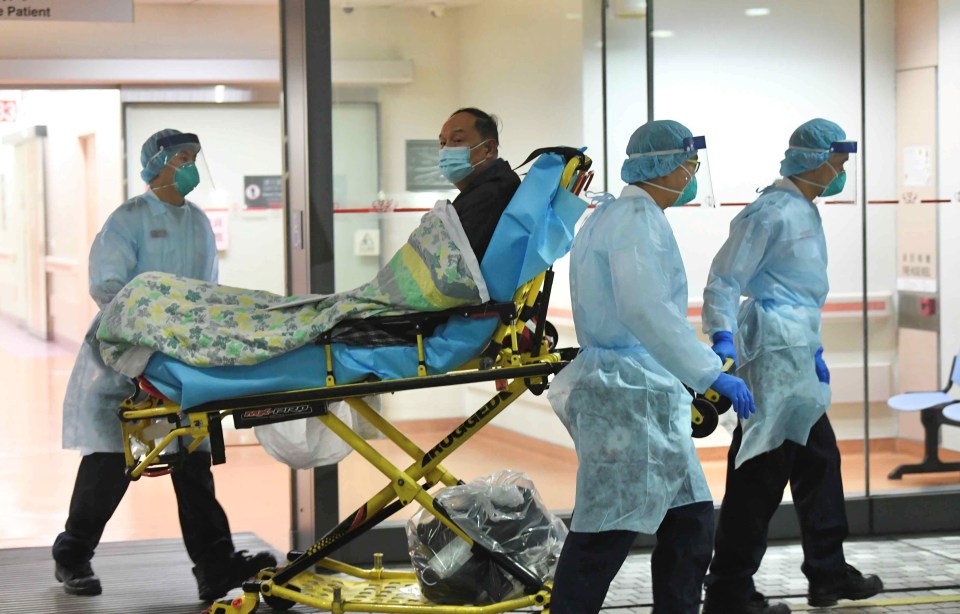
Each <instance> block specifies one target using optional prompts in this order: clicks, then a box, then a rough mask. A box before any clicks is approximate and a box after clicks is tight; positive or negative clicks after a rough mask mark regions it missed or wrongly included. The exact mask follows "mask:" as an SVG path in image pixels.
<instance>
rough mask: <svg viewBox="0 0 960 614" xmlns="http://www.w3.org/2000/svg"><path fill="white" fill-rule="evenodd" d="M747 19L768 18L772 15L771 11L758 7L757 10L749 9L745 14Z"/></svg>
mask: <svg viewBox="0 0 960 614" xmlns="http://www.w3.org/2000/svg"><path fill="white" fill-rule="evenodd" d="M743 14H744V15H746V16H747V17H766V16H767V15H769V14H770V9H768V8H766V7H758V8H755V9H747V10H745V11H744V12H743Z"/></svg>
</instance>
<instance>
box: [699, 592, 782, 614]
mask: <svg viewBox="0 0 960 614" xmlns="http://www.w3.org/2000/svg"><path fill="white" fill-rule="evenodd" d="M703 614H790V606H788V605H787V604H785V603H774V604H772V605H771V604H770V602H769V601H768V600H767V598H766V597H764V596H763V594H762V593H758V592H757V591H754V592H753V594H752V595H751V596H750V597H749V598H748V599H747V600H746V601H741V602H734V601H730V600H729V599H724V600H720V599H717V598H715V597H714V598H711V596H710V593H709V592H707V598H706V599H704V601H703Z"/></svg>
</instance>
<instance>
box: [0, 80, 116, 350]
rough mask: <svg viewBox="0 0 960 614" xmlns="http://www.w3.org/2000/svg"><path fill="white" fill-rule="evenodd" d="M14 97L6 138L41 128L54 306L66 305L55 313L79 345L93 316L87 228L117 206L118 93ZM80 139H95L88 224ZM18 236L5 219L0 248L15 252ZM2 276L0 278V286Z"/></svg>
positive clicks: (99, 222)
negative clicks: (93, 203)
mask: <svg viewBox="0 0 960 614" xmlns="http://www.w3.org/2000/svg"><path fill="white" fill-rule="evenodd" d="M13 95H14V94H13V93H12V92H9V91H8V92H5V93H2V95H0V98H3V97H6V96H13ZM17 96H18V97H19V98H20V105H19V108H20V120H19V122H17V123H16V124H14V125H12V126H9V127H7V128H6V130H9V131H16V130H20V129H24V128H27V127H30V126H35V125H44V126H47V133H48V138H47V139H46V150H45V156H46V169H45V170H46V199H47V238H48V244H49V245H48V253H49V254H51V255H52V256H55V257H57V258H58V261H59V263H60V265H59V267H58V272H57V273H56V274H55V275H56V276H57V280H56V282H57V286H58V287H59V289H60V291H58V297H56V301H60V300H61V299H63V300H64V301H66V303H65V304H63V305H59V303H58V305H57V307H58V312H59V313H62V314H64V317H65V318H66V319H63V320H62V321H61V322H59V323H58V327H62V328H61V330H59V331H58V334H61V335H62V336H63V338H64V339H67V340H70V341H74V342H77V343H79V341H80V340H81V339H82V338H83V333H84V332H85V331H86V328H87V326H88V325H89V321H90V319H91V318H92V316H93V314H94V313H96V308H95V305H94V303H93V301H92V299H90V298H89V294H88V292H87V255H88V252H89V249H90V245H89V239H88V237H87V231H86V228H87V226H90V227H97V228H98V227H99V226H100V225H102V224H103V222H104V221H105V220H106V218H107V216H108V215H109V214H110V212H111V211H112V210H113V209H114V208H115V207H116V206H117V205H118V204H119V203H120V202H122V200H123V196H122V192H121V182H120V180H119V178H120V177H121V164H122V155H123V152H122V149H121V145H120V144H121V138H120V128H121V121H120V96H119V92H118V91H117V90H26V91H23V92H17ZM65 110H69V112H65ZM86 135H92V136H93V137H94V138H95V139H96V157H97V159H96V162H95V163H96V167H97V170H96V173H95V176H96V184H97V185H96V186H95V189H94V192H95V193H96V194H97V195H98V196H99V207H97V208H96V209H95V210H94V211H92V212H91V214H92V215H94V216H95V219H92V220H87V212H86V211H85V203H84V193H85V189H86V188H85V182H86V179H85V176H84V157H83V152H82V149H81V146H80V137H82V136H86ZM4 149H6V148H4ZM9 161H10V160H9V158H7V159H6V160H4V159H3V158H0V162H4V164H3V167H2V168H3V170H0V172H3V173H4V174H5V175H6V176H7V181H8V182H12V181H15V178H13V177H10V176H9V170H8V169H9V168H10V167H9V166H8V164H7V163H8V162H9ZM9 187H10V186H8V188H9ZM34 204H35V203H34ZM10 205H14V203H10ZM21 221H22V220H21ZM22 232H23V227H22V226H18V225H17V224H16V223H15V221H14V220H13V219H12V218H11V224H10V225H9V226H8V228H7V229H6V231H0V245H2V244H4V243H6V244H7V245H16V244H18V243H19V241H18V237H16V236H14V234H15V233H22ZM21 257H22V255H21ZM7 274H9V271H7ZM3 275H4V273H0V278H2V277H3ZM4 283H10V281H9V278H8V279H6V280H5V281H0V284H4ZM51 298H52V299H53V298H54V297H51ZM0 303H2V300H0ZM61 307H62V309H60V308H61ZM67 316H70V317H67Z"/></svg>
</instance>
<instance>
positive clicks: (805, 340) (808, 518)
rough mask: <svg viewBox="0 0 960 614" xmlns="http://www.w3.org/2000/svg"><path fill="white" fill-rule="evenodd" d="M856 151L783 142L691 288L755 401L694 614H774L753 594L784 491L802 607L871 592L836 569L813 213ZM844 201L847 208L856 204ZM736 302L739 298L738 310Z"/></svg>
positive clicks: (818, 122) (774, 608)
mask: <svg viewBox="0 0 960 614" xmlns="http://www.w3.org/2000/svg"><path fill="white" fill-rule="evenodd" d="M855 153H856V143H855V142H854V141H849V140H847V138H846V133H845V132H844V131H843V129H842V128H841V127H840V126H839V125H837V124H836V123H834V122H832V121H829V120H826V119H822V118H816V119H812V120H810V121H807V122H804V123H803V124H801V125H800V126H799V127H798V128H797V129H796V130H794V132H793V134H792V135H791V136H790V140H789V145H788V147H787V150H786V151H785V152H784V157H783V161H782V162H781V163H780V179H778V180H777V181H775V182H774V183H773V184H772V185H770V186H767V187H766V188H764V189H763V190H762V191H761V193H760V196H759V197H758V198H757V199H756V200H755V201H754V202H753V203H751V204H749V205H748V206H747V207H746V208H745V209H744V210H743V211H741V212H740V213H739V214H738V215H737V216H736V217H735V218H734V219H733V221H732V222H730V235H729V237H728V238H727V241H726V242H725V243H724V245H723V247H721V248H720V251H719V252H718V253H717V255H716V257H715V258H714V260H713V264H712V265H711V267H710V276H709V278H708V280H707V286H706V288H705V289H704V291H703V332H704V333H705V334H706V335H708V336H709V337H710V338H711V339H712V340H713V350H714V352H716V354H717V355H718V356H719V357H720V358H721V359H723V360H726V359H733V360H734V361H735V362H736V364H737V367H738V368H737V372H736V373H737V375H738V376H740V377H742V378H743V379H744V380H745V381H746V382H747V384H748V385H749V386H750V390H751V391H753V394H754V395H755V396H756V403H757V415H756V416H755V417H754V418H753V419H752V420H750V422H741V423H740V424H738V425H737V427H736V430H735V431H734V433H733V441H732V442H731V444H730V450H729V452H728V455H727V478H726V491H725V494H724V497H723V504H722V506H721V507H720V518H719V523H718V526H717V533H716V547H715V553H714V557H713V561H712V563H711V565H710V573H709V575H708V576H707V578H706V583H705V584H706V600H705V603H704V608H703V612H704V614H731V613H732V614H781V613H783V614H786V613H788V612H790V607H789V606H788V605H786V604H783V603H775V604H771V603H769V601H768V600H767V598H766V597H765V596H764V595H763V594H761V593H760V592H758V591H757V589H756V586H755V585H754V581H753V576H754V574H755V573H756V572H757V570H758V569H759V568H760V563H761V561H762V560H763V555H764V553H765V552H766V549H767V531H768V527H769V524H770V520H771V519H772V518H773V515H774V513H775V512H776V510H777V508H778V507H779V505H780V502H781V500H782V499H783V492H784V488H785V487H786V486H787V484H789V485H790V491H791V493H792V495H793V504H794V508H795V510H796V512H797V518H798V520H799V523H800V536H801V545H802V547H803V564H802V565H801V567H800V569H801V571H802V572H803V574H804V575H805V576H806V577H807V602H808V603H809V604H810V605H811V606H812V607H815V608H823V607H831V606H833V605H835V604H836V603H837V602H838V601H839V600H841V599H867V598H869V597H872V596H874V595H876V594H877V593H878V592H880V591H881V590H882V589H883V582H882V581H881V580H880V578H878V577H877V576H875V575H863V574H862V573H861V572H860V571H859V570H857V569H856V568H854V567H853V566H851V565H850V564H848V563H847V561H846V558H845V556H844V552H843V542H844V540H845V539H846V538H847V535H848V534H849V527H848V523H847V513H846V508H845V502H844V496H843V492H844V491H843V480H842V476H841V472H840V450H839V449H838V447H837V438H836V435H835V434H834V432H833V427H832V426H831V424H830V419H829V418H828V417H827V413H826V412H827V408H828V407H829V406H830V370H829V369H828V368H827V365H826V363H825V362H824V359H823V346H822V339H821V330H822V323H821V311H822V309H823V306H824V303H825V302H826V299H827V293H828V292H829V289H830V284H829V279H828V276H827V242H826V237H825V235H824V230H823V220H822V219H821V217H820V211H819V210H818V208H817V205H816V203H817V202H819V200H818V199H820V198H821V197H829V196H835V195H837V194H840V193H841V192H842V191H843V188H844V184H845V182H846V175H847V169H856V163H855V161H854V160H852V159H851V155H852V154H855ZM854 200H855V199H854ZM741 297H746V300H744V301H741Z"/></svg>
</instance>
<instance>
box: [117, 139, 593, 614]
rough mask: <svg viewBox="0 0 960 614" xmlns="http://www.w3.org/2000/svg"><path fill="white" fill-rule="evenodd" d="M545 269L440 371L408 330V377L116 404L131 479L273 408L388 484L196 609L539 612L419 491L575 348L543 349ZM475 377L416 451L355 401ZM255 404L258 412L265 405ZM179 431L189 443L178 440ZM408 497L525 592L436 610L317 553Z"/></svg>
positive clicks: (544, 591)
mask: <svg viewBox="0 0 960 614" xmlns="http://www.w3.org/2000/svg"><path fill="white" fill-rule="evenodd" d="M589 165H590V160H589V158H587V157H586V156H584V155H583V154H582V153H579V152H578V154H576V155H570V156H568V161H567V165H566V167H565V170H564V172H563V175H562V178H561V186H562V187H563V188H564V189H570V190H571V191H573V192H574V193H578V192H579V190H580V189H581V188H582V187H583V186H584V185H586V184H587V183H588V182H589V178H590V175H591V173H588V172H587V170H588V168H589ZM552 276H553V272H552V271H550V270H548V271H545V272H543V273H541V274H540V275H538V276H537V277H536V278H534V279H533V280H531V281H529V282H527V283H525V284H523V285H522V286H521V287H520V288H519V289H518V290H517V292H516V293H515V294H514V297H513V301H512V305H509V307H510V310H509V311H504V310H503V306H502V305H501V306H500V308H499V309H498V311H496V312H494V314H495V315H499V317H500V324H499V325H498V327H497V329H496V331H495V332H494V335H493V337H492V339H493V340H494V341H493V342H492V343H491V344H490V346H488V348H487V350H485V351H484V352H483V353H482V354H481V356H480V357H479V358H477V359H475V360H472V361H470V362H469V363H467V364H465V365H463V366H461V367H460V368H458V369H456V370H454V371H452V372H449V373H445V374H442V375H429V374H427V371H426V367H425V362H424V350H423V337H424V335H423V334H422V332H421V331H420V330H419V327H418V329H417V335H416V337H417V347H418V357H419V368H418V375H417V377H414V378H405V379H398V380H389V381H381V382H361V383H353V384H337V383H336V381H335V379H334V376H333V373H332V368H331V370H329V371H328V373H327V378H326V383H327V385H326V386H325V387H323V388H314V389H308V390H297V391H289V392H282V393H274V394H261V395H253V396H248V397H239V398H236V399H229V400H227V401H218V402H214V403H207V404H204V405H201V406H198V407H194V408H190V409H187V410H184V409H182V408H181V407H180V406H179V405H177V404H176V403H173V402H171V401H169V400H162V399H159V398H157V397H153V396H148V397H147V398H146V399H144V400H139V401H138V400H137V399H136V398H137V396H138V395H136V394H135V395H133V396H132V397H130V398H128V399H127V400H125V401H124V402H123V404H122V405H121V408H120V410H119V415H120V419H121V425H122V431H123V438H124V456H125V459H126V464H127V473H128V475H129V476H130V478H131V479H134V480H136V479H139V478H140V477H141V476H142V475H155V474H157V473H158V472H160V473H163V472H167V471H169V470H170V469H171V468H172V461H171V458H173V459H176V458H182V456H183V455H185V454H189V453H191V452H193V451H195V450H196V449H197V447H198V446H200V445H201V443H202V442H203V441H204V440H206V439H211V440H212V443H213V456H214V462H223V460H224V459H223V442H222V430H221V425H220V423H221V421H222V420H223V419H224V418H226V417H227V416H231V415H232V416H233V417H234V420H235V422H236V421H237V420H238V419H239V418H238V417H242V416H243V415H244V414H245V413H247V412H254V413H263V412H264V411H267V413H269V412H270V411H273V410H276V411H277V413H276V414H275V415H280V414H284V415H289V414H290V413H291V412H292V413H294V414H298V415H299V414H303V415H305V416H308V417H307V419H310V418H316V419H318V420H320V421H321V422H323V423H324V425H325V426H327V427H328V428H329V429H330V430H331V431H333V432H334V433H335V434H336V435H337V436H339V437H340V438H341V439H343V440H344V441H345V442H346V443H347V444H348V445H350V446H351V447H352V448H353V449H354V450H355V451H356V452H357V453H358V454H360V455H361V456H363V457H364V458H365V459H366V460H367V461H368V462H370V463H371V464H372V465H373V466H374V467H376V468H377V469H378V470H379V471H380V472H381V473H382V474H384V476H386V477H387V478H388V479H389V483H388V484H387V485H386V486H384V487H383V488H382V489H381V490H380V491H379V492H377V493H376V494H374V495H373V496H372V497H371V498H370V499H369V500H368V501H367V502H366V503H364V504H363V505H362V506H361V507H360V508H358V509H357V510H356V511H355V512H354V513H352V514H350V515H349V516H347V518H345V519H344V520H343V521H341V522H340V524H338V525H337V526H336V527H334V528H333V529H331V530H330V531H329V532H328V533H327V534H326V535H325V536H324V537H322V538H321V539H320V540H319V541H317V543H315V544H314V545H313V546H311V547H310V548H309V549H307V550H306V551H305V552H291V553H290V554H289V555H288V557H287V558H288V561H287V564H286V565H282V566H280V567H278V568H277V569H265V570H262V571H261V572H260V574H259V575H258V576H257V578H256V579H254V580H250V581H248V582H246V583H244V585H243V595H242V596H241V597H238V598H236V599H232V600H231V599H227V600H223V601H219V602H216V603H214V604H213V605H212V606H211V607H210V608H209V609H208V610H206V611H205V612H210V613H211V614H213V613H222V614H226V613H229V614H250V613H251V612H254V611H256V610H257V609H258V608H259V605H260V596H261V595H262V596H263V598H264V600H265V601H266V602H267V604H268V605H270V606H271V607H273V608H274V609H278V610H285V609H288V608H290V607H292V606H294V605H296V604H303V605H307V606H310V607H313V608H317V609H321V610H326V611H330V612H334V613H340V612H398V613H407V612H422V613H431V614H487V613H491V614H492V613H495V612H509V611H515V610H517V609H522V608H530V607H534V608H540V609H541V610H543V611H546V612H548V611H549V600H550V585H549V584H548V583H544V582H543V581H542V580H541V579H540V578H539V577H537V576H536V575H535V574H533V573H532V572H530V571H529V570H527V569H526V568H524V567H523V566H521V565H520V564H518V563H516V562H515V561H513V560H512V559H510V558H509V557H507V556H506V555H504V554H503V553H502V552H497V551H496V544H495V543H494V542H493V540H492V539H491V538H489V537H484V538H483V539H480V540H474V539H473V538H471V537H470V535H468V534H467V533H466V532H464V531H463V530H462V529H461V528H460V527H459V526H457V524H456V523H455V522H454V521H453V520H452V519H451V518H450V517H449V515H448V514H447V513H446V511H445V510H444V509H443V507H442V506H441V505H440V504H439V503H437V502H436V501H435V500H434V497H433V496H432V495H430V494H429V493H428V490H429V489H430V488H432V487H433V486H435V485H437V484H441V483H442V484H444V485H446V486H452V485H456V484H462V483H463V482H462V481H461V480H459V479H458V478H457V477H456V476H454V475H452V474H451V473H450V472H449V471H448V470H447V469H446V468H445V467H444V466H443V465H442V464H441V463H442V462H443V461H444V459H446V458H447V457H448V456H449V455H450V454H452V453H453V452H455V451H456V450H457V449H458V448H459V447H460V446H461V445H463V443H464V442H466V441H467V440H469V439H470V438H471V437H472V436H473V435H474V434H475V433H477V432H478V431H479V430H480V429H482V428H483V427H484V426H485V425H486V424H488V423H489V422H490V421H491V420H493V419H494V418H495V417H496V416H497V415H499V414H500V412H502V411H503V410H504V409H506V408H507V407H508V406H509V405H510V404H511V403H513V402H514V401H515V400H516V399H517V398H519V397H520V396H521V395H522V394H524V393H525V392H526V391H528V390H529V391H531V392H533V393H534V394H541V393H542V392H543V391H544V390H546V388H547V385H548V382H549V378H550V376H552V375H555V374H556V373H558V372H559V371H560V369H561V368H563V366H565V365H566V364H567V363H568V362H569V361H570V360H571V359H572V358H573V356H574V355H575V354H576V349H571V350H554V349H552V348H551V347H550V344H549V343H548V341H547V338H546V336H545V335H544V327H545V323H546V311H547V309H546V307H547V303H548V302H549V292H550V287H551V282H552ZM538 299H542V300H538ZM474 315H475V312H474ZM532 317H536V318H537V326H536V331H535V333H534V334H533V344H532V345H531V347H530V348H529V349H528V350H527V351H521V349H520V347H519V339H518V338H519V335H520V332H521V331H522V330H523V329H524V328H525V327H526V325H527V322H528V321H530V320H531V318H532ZM324 345H325V348H326V352H327V355H328V356H327V357H328V361H327V364H328V365H331V364H332V361H330V360H329V359H330V352H331V350H330V347H331V344H330V342H329V340H327V341H325V342H324ZM482 381H490V382H497V388H498V390H497V392H496V394H495V395H494V396H493V397H492V398H491V399H490V400H489V401H488V402H486V403H485V404H484V405H483V406H482V407H480V408H479V409H478V410H477V411H476V412H474V413H473V414H472V415H471V416H470V417H468V418H467V419H466V420H464V421H463V422H462V423H461V424H460V426H458V427H457V428H456V429H454V430H453V431H451V432H450V433H449V434H448V435H447V436H446V437H445V438H443V439H442V440H440V441H439V442H437V444H436V445H435V446H434V447H433V448H430V449H429V450H423V449H421V448H420V447H419V446H418V445H417V444H415V443H414V442H413V441H411V440H410V439H409V438H407V437H406V436H405V435H404V434H403V433H401V432H400V431H399V430H398V429H397V428H396V427H395V426H394V425H393V424H391V423H390V422H389V421H387V420H386V419H385V418H383V417H382V416H381V415H380V414H379V413H377V412H376V410H374V409H373V408H372V407H370V405H369V404H368V403H367V402H366V401H365V400H364V399H363V398H362V397H365V396H370V395H374V394H380V393H386V392H397V391H401V390H410V389H422V388H427V387H439V386H448V385H457V384H463V383H471V382H482ZM334 400H342V401H345V402H347V403H348V404H349V405H350V407H351V408H352V409H353V410H354V411H356V412H357V413H358V414H359V415H360V416H361V417H362V418H364V419H366V420H367V421H368V422H369V423H370V424H371V425H372V426H373V427H374V428H376V429H377V430H378V431H380V432H381V433H382V434H383V435H384V436H385V437H386V438H387V439H389V440H391V441H392V442H393V443H394V444H395V445H397V446H398V447H399V448H400V449H401V450H403V451H404V452H406V453H407V455H409V456H410V458H411V460H412V462H411V464H410V465H409V466H407V467H406V468H403V469H401V468H400V467H398V466H397V465H394V464H393V463H391V462H390V461H389V460H387V459H386V458H385V457H384V456H383V455H382V454H380V453H379V452H378V451H377V450H376V449H375V448H374V447H373V446H371V445H370V444H369V443H367V441H366V440H365V439H364V438H363V437H361V436H360V435H359V434H357V432H356V431H355V430H354V429H353V428H351V427H350V426H348V425H347V424H345V423H344V422H342V421H341V420H340V419H339V418H337V416H335V415H334V414H333V413H329V412H327V411H326V404H327V403H328V402H329V401H334ZM264 407H266V408H268V409H266V410H265V409H264ZM157 419H167V420H168V421H169V422H171V428H170V430H169V432H167V433H166V434H165V435H164V436H163V437H161V438H159V439H153V435H151V434H150V433H149V432H148V429H150V428H151V427H152V426H154V425H156V421H157ZM274 421H276V420H274ZM187 438H192V440H191V441H190V442H189V443H187ZM134 441H135V442H138V443H139V444H140V446H142V447H143V448H145V449H146V453H145V454H143V455H142V456H136V455H135V454H134V452H133V447H132V442H134ZM174 442H178V443H179V444H180V446H179V447H178V452H177V453H176V454H175V455H170V454H166V453H165V451H166V450H168V449H169V448H170V447H171V446H172V444H173V443H174ZM414 501H416V502H417V503H419V504H420V505H421V506H423V507H424V508H426V509H427V510H428V511H429V512H430V513H431V514H432V515H433V516H434V517H436V518H437V519H438V520H439V521H440V522H441V523H443V524H444V525H445V526H446V527H447V528H449V529H450V530H451V531H453V532H454V533H455V534H456V535H457V536H459V537H460V538H461V539H463V540H464V541H466V542H467V544H469V545H470V548H471V550H472V551H473V552H474V553H484V554H485V555H486V556H489V557H490V558H491V559H493V560H494V561H495V562H496V563H497V564H498V565H500V566H501V567H502V568H504V569H505V570H506V571H507V572H509V573H510V574H511V575H513V576H514V577H515V578H516V579H518V580H519V581H520V582H521V584H523V585H524V587H525V594H524V595H523V596H521V597H518V598H515V599H510V600H506V601H503V602H500V603H495V604H491V605H486V606H467V605H464V606H460V605H438V604H433V603H430V602H427V601H426V600H424V599H423V598H422V597H420V596H419V591H413V590H412V588H413V587H416V586H418V584H417V579H416V575H415V573H414V572H413V571H409V572H398V571H390V570H385V569H383V567H382V564H381V559H382V557H381V556H380V555H376V554H375V555H374V567H373V568H372V569H369V570H362V569H360V568H357V567H353V566H350V565H347V564H345V563H341V562H338V561H335V560H332V559H330V558H328V556H327V555H328V554H330V553H332V552H333V551H335V550H336V549H337V548H339V547H340V546H342V545H343V544H345V543H346V542H347V541H349V540H351V539H353V538H354V537H356V536H357V535H358V534H360V533H362V532H365V531H367V530H369V529H370V528H372V527H373V526H376V524H378V523H379V522H381V521H383V520H385V519H386V518H388V517H389V516H391V515H392V514H393V513H394V512H396V511H397V510H399V509H400V508H402V507H404V506H406V505H408V504H410V503H411V502H414ZM314 566H319V567H322V568H324V569H326V570H328V571H330V572H332V573H334V574H337V575H329V574H318V573H315V572H314V571H312V569H313V567H314ZM345 575H349V576H353V577H355V578H358V579H360V580H361V581H360V582H352V581H349V580H348V579H346V578H344V576H345Z"/></svg>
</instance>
